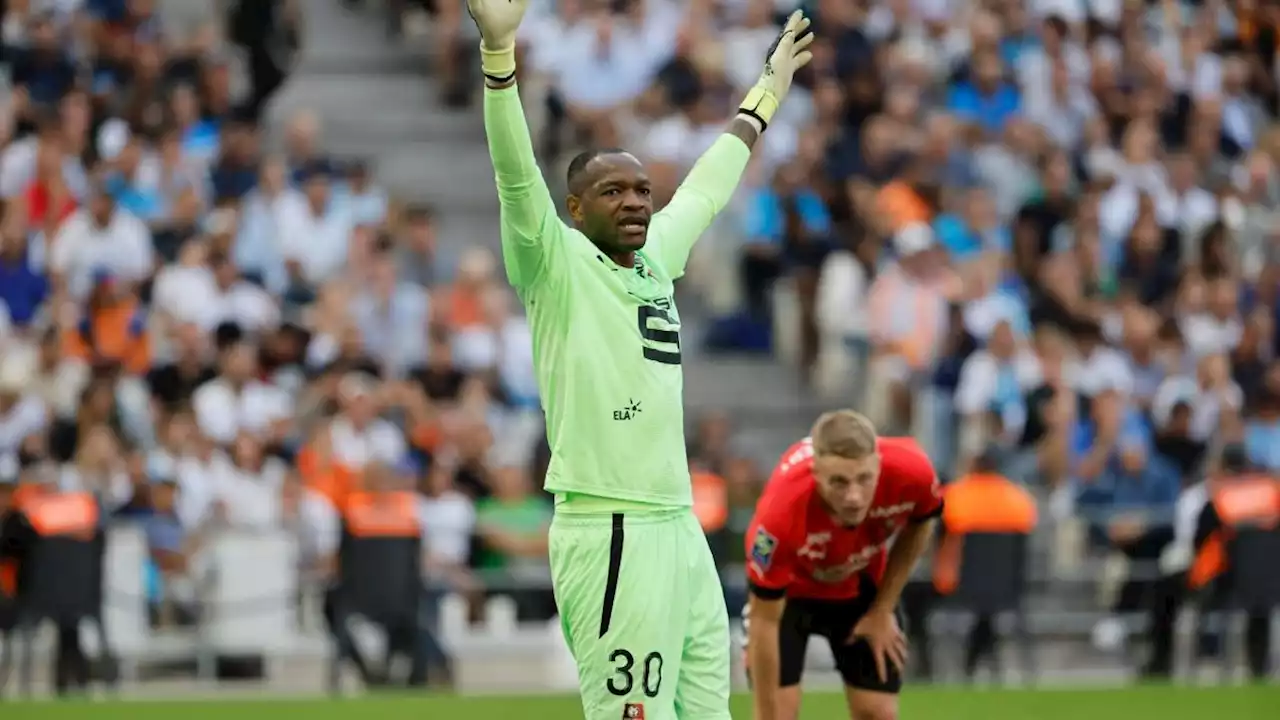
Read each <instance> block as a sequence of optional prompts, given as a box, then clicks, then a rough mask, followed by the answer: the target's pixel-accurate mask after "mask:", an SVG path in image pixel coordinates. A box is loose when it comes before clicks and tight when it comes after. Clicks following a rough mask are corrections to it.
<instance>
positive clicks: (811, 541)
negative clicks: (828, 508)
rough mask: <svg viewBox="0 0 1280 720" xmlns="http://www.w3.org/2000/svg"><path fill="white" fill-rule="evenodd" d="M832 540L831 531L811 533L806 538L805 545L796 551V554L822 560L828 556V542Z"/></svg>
mask: <svg viewBox="0 0 1280 720" xmlns="http://www.w3.org/2000/svg"><path fill="white" fill-rule="evenodd" d="M829 542H831V533H829V532H822V533H810V534H809V535H808V536H806V537H805V539H804V545H803V546H801V547H800V549H799V550H797V551H796V555H799V556H800V557H802V558H808V559H810V560H822V559H824V558H826V557H827V543H829Z"/></svg>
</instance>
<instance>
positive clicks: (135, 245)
mask: <svg viewBox="0 0 1280 720" xmlns="http://www.w3.org/2000/svg"><path fill="white" fill-rule="evenodd" d="M153 258H154V251H153V249H152V245H151V232H150V231H149V230H147V226H146V225H145V224H143V222H142V221H141V220H139V219H138V218H137V217H136V216H135V215H133V214H132V213H130V212H128V211H127V210H125V209H123V208H119V207H117V206H116V203H115V200H114V199H112V197H111V195H110V193H108V192H106V190H105V188H103V187H101V186H99V187H95V188H94V191H93V194H92V195H91V197H90V199H89V203H88V205H87V206H86V207H84V208H81V209H79V210H77V211H76V212H75V213H74V214H73V215H72V216H71V217H69V218H67V220H66V222H64V223H63V224H62V226H61V227H60V228H59V230H58V235H57V238H56V239H55V240H54V242H53V246H52V247H51V248H50V249H49V270H50V271H51V272H52V276H53V286H54V288H55V291H57V292H65V293H67V294H68V295H69V296H70V297H71V298H72V299H77V300H84V299H87V298H88V296H89V295H90V294H91V292H92V291H93V290H94V288H95V286H96V285H97V284H98V283H97V281H98V280H100V279H102V278H103V277H110V278H112V279H113V280H114V281H116V282H120V283H124V285H125V286H126V287H132V286H134V285H135V284H137V283H140V282H142V281H143V280H145V279H146V278H147V277H148V276H149V275H150V273H151V271H152V269H153V263H154V259H153Z"/></svg>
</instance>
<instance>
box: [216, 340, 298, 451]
mask: <svg viewBox="0 0 1280 720" xmlns="http://www.w3.org/2000/svg"><path fill="white" fill-rule="evenodd" d="M231 327H232V328H234V326H231ZM240 332H241V331H240V330H239V329H238V328H235V329H234V332H232V333H228V334H229V335H239V334H240ZM220 355H221V357H220V360H219V363H218V365H219V367H218V374H217V376H216V377H214V379H212V380H210V381H208V382H206V383H204V384H203V385H201V386H200V388H199V389H198V390H196V391H195V394H194V395H193V396H192V405H193V407H194V409H195V415H196V424H197V425H198V426H199V428H200V432H201V433H202V434H204V435H205V436H207V437H208V438H209V439H211V440H213V441H214V442H215V443H217V444H219V445H224V446H229V445H231V443H232V442H233V441H234V440H235V438H236V436H237V435H239V434H240V433H241V432H244V431H247V432H250V433H252V434H254V435H257V436H258V437H260V438H262V439H264V440H265V441H267V442H272V443H274V442H278V441H280V440H281V439H283V437H284V433H286V432H287V427H286V426H287V425H288V424H289V414H290V411H291V407H290V399H289V397H288V395H287V394H286V393H285V392H284V391H283V390H281V389H280V388H278V387H275V386H274V385H271V384H268V383H264V382H262V381H261V380H258V379H257V378H256V375H257V371H258V358H257V349H256V348H255V347H254V346H253V345H252V344H251V343H250V340H249V339H248V338H245V337H243V336H241V337H238V338H235V339H232V340H231V341H230V342H229V344H228V345H227V346H226V347H225V349H223V350H221V352H220Z"/></svg>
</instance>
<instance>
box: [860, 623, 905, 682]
mask: <svg viewBox="0 0 1280 720" xmlns="http://www.w3.org/2000/svg"><path fill="white" fill-rule="evenodd" d="M858 640H866V641H867V645H869V646H870V647H871V654H872V656H873V657H874V658H875V661H876V674H877V675H878V676H879V678H880V681H881V682H887V681H888V679H889V666H890V664H892V666H893V668H894V669H896V670H897V671H898V672H899V673H901V672H902V670H903V668H904V667H906V664H907V636H906V635H905V634H904V633H903V632H902V628H900V627H898V619H897V618H896V617H894V615H893V612H892V611H882V610H872V611H870V612H868V613H867V614H866V615H863V616H862V619H861V620H859V621H858V624H857V625H854V626H853V632H852V633H850V635H849V640H848V642H849V643H850V644H852V643H854V642H857V641H858Z"/></svg>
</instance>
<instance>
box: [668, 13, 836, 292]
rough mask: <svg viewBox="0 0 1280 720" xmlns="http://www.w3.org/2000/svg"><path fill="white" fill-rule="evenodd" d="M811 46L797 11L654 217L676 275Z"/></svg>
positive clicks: (725, 196)
mask: <svg viewBox="0 0 1280 720" xmlns="http://www.w3.org/2000/svg"><path fill="white" fill-rule="evenodd" d="M812 42H813V34H812V33H810V32H809V19H808V18H806V17H805V16H804V14H803V13H802V12H801V11H799V10H797V11H795V12H794V13H792V14H791V17H789V18H788V19H787V23H786V25H784V26H783V28H782V32H781V33H779V35H778V38H777V39H776V40H774V41H773V45H771V46H770V47H769V52H768V53H766V54H765V58H764V70H763V72H761V74H760V79H759V80H758V81H757V82H756V84H755V86H754V87H753V88H751V90H750V92H748V93H747V96H746V98H745V99H743V101H742V104H741V105H740V106H739V108H738V113H737V115H735V116H734V118H733V120H731V121H730V122H729V127H728V128H726V130H725V134H724V135H722V136H721V137H720V139H718V140H717V141H716V142H715V144H714V145H712V146H711V149H709V150H707V152H705V153H703V155H702V157H700V158H699V159H698V162H697V163H696V164H695V165H694V166H693V169H692V170H690V171H689V176H688V177H687V178H685V180H684V182H683V183H681V185H680V187H679V189H677V190H676V193H675V195H674V196H673V197H672V199H671V202H670V203H669V204H668V205H667V207H666V208H665V209H664V210H663V211H662V212H660V213H658V214H657V215H655V216H654V219H653V224H654V229H656V230H659V232H656V233H653V234H652V235H653V237H654V238H661V241H660V243H657V244H658V245H659V247H657V248H655V254H656V255H658V256H659V257H660V259H661V262H662V263H663V265H664V266H666V268H667V270H668V271H669V272H670V273H671V274H672V276H673V277H679V276H680V275H681V274H683V272H684V266H685V263H686V261H687V260H688V258H689V252H690V250H692V249H693V244H694V243H695V242H696V241H697V239H698V237H699V236H701V235H702V233H703V232H704V231H705V230H706V229H707V226H709V225H710V224H711V221H712V220H713V219H714V218H715V216H716V214H717V213H719V212H720V211H721V210H723V209H724V207H725V205H727V204H728V203H729V199H730V197H732V195H733V191H734V189H736V188H737V186H738V181H739V180H740V179H741V177H742V172H743V171H744V170H745V169H746V166H747V161H748V160H750V158H751V150H752V148H754V147H755V144H756V140H757V139H759V137H760V134H761V133H763V132H764V131H765V129H766V128H768V127H769V123H770V122H771V121H772V120H773V116H774V113H776V112H777V111H778V106H779V105H780V104H781V103H782V100H783V98H785V97H786V96H787V91H788V90H790V89H791V80H792V78H793V77H794V76H795V73H796V71H798V70H799V69H800V68H802V67H804V66H805V65H806V64H808V62H809V60H811V59H812V58H813V55H812V54H811V53H810V52H809V50H808V47H809V44H810V43H812Z"/></svg>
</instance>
